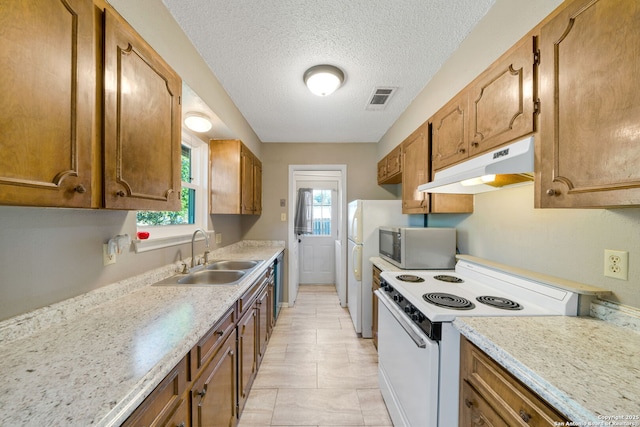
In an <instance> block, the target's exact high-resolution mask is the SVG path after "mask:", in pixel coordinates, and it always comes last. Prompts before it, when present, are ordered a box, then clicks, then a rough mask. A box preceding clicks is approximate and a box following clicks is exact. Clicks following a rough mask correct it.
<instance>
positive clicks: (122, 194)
mask: <svg viewBox="0 0 640 427" xmlns="http://www.w3.org/2000/svg"><path fill="white" fill-rule="evenodd" d="M116 196H120V197H124V196H125V194H124V191H122V190H120V191H118V192H117V193H116Z"/></svg>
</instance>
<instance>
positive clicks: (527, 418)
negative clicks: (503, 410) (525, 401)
mask: <svg viewBox="0 0 640 427" xmlns="http://www.w3.org/2000/svg"><path fill="white" fill-rule="evenodd" d="M520 418H522V421H524V422H525V423H527V424H529V421H530V420H531V415H529V414H527V413H526V412H525V411H524V409H520Z"/></svg>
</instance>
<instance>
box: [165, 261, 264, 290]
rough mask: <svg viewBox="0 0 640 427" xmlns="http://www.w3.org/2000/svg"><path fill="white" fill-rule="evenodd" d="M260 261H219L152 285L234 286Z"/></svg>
mask: <svg viewBox="0 0 640 427" xmlns="http://www.w3.org/2000/svg"><path fill="white" fill-rule="evenodd" d="M262 262H263V261H262V260H247V261H243V260H237V261H234V260H220V261H214V262H212V263H211V264H208V265H206V266H204V267H203V266H198V267H196V268H192V269H191V271H190V272H189V273H187V274H177V275H175V276H172V277H169V278H168V279H165V280H162V281H160V282H157V283H154V285H155V286H180V285H235V284H237V283H239V282H240V281H241V280H242V278H243V277H244V275H245V274H247V273H249V272H250V271H251V270H253V269H254V268H256V267H258V266H259V265H260V264H262Z"/></svg>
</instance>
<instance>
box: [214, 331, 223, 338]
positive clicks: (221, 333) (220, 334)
mask: <svg viewBox="0 0 640 427" xmlns="http://www.w3.org/2000/svg"><path fill="white" fill-rule="evenodd" d="M216 335H218V336H220V337H221V336H223V335H224V331H216Z"/></svg>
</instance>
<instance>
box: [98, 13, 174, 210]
mask: <svg viewBox="0 0 640 427" xmlns="http://www.w3.org/2000/svg"><path fill="white" fill-rule="evenodd" d="M104 27H105V29H104V31H105V42H104V49H105V52H104V67H105V78H104V181H105V182H104V202H105V207H107V208H113V209H150V210H179V209H180V187H181V180H180V164H181V161H180V154H181V150H180V146H181V143H180V135H181V123H180V122H181V107H180V96H181V92H182V83H181V80H180V77H178V75H177V74H176V73H175V72H174V71H173V70H172V69H171V68H170V67H169V66H168V65H167V64H166V63H165V62H164V61H163V60H162V59H161V58H160V57H159V56H158V54H157V53H155V52H154V51H153V49H152V48H151V47H150V46H149V45H148V44H147V43H146V42H145V41H144V40H142V38H140V36H138V34H137V33H136V32H135V31H134V30H133V29H132V28H131V27H130V26H128V25H127V23H126V22H124V21H123V20H122V19H121V18H120V17H118V16H117V15H116V14H114V13H112V12H111V11H109V10H108V9H107V10H105V25H104Z"/></svg>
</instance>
